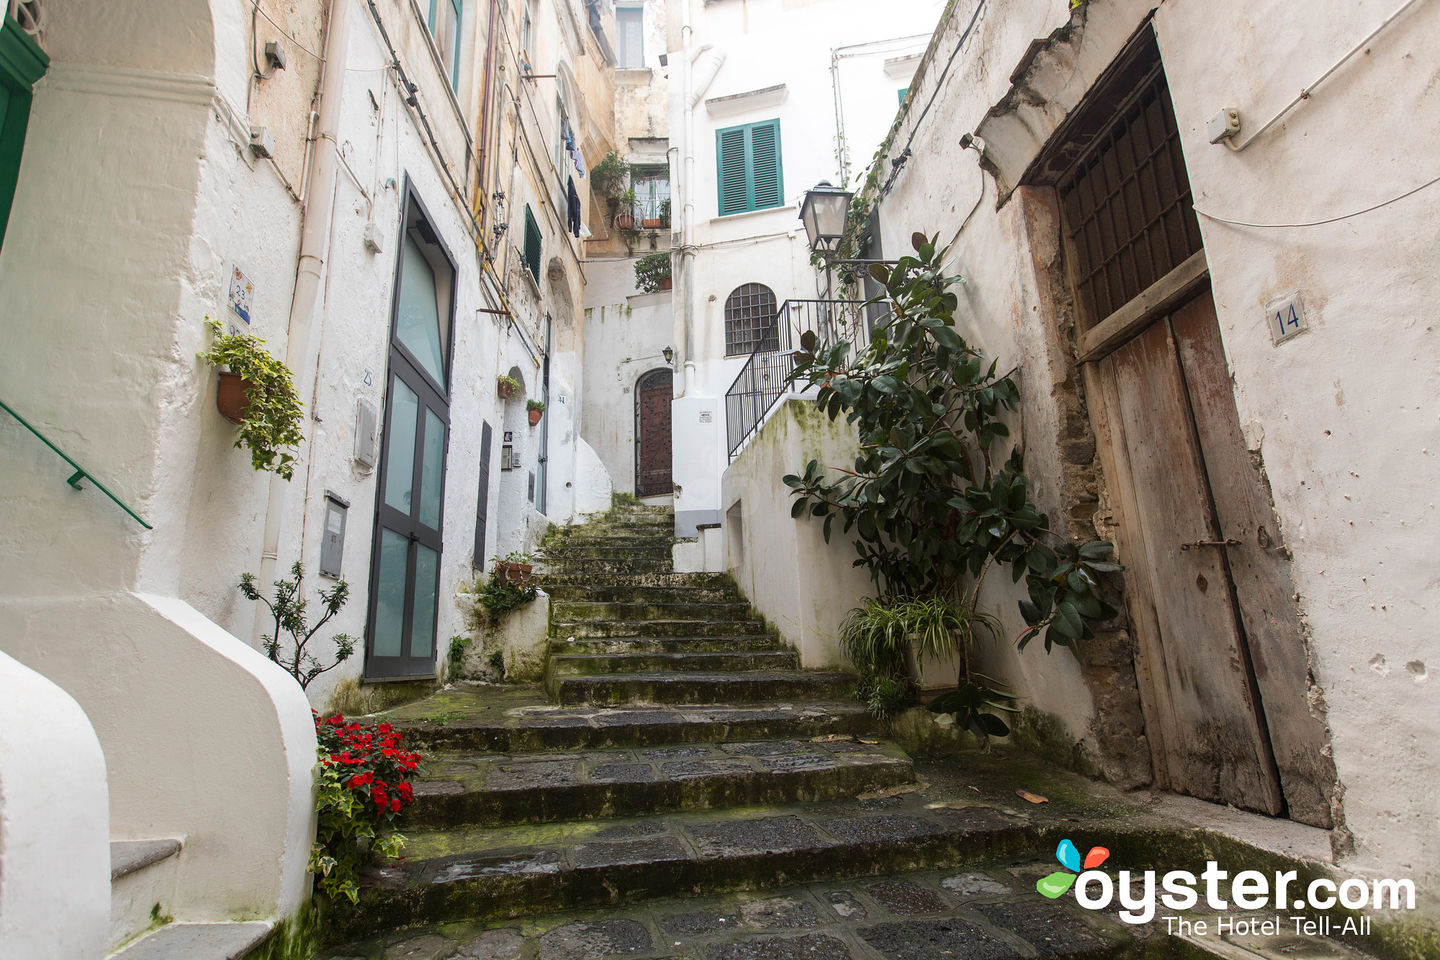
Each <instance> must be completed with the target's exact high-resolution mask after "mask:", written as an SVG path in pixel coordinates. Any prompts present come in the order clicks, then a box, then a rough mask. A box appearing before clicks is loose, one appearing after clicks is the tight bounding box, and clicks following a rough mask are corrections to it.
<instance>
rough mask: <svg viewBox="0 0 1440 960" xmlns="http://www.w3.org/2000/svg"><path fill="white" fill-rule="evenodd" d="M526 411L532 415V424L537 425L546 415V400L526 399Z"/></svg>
mask: <svg viewBox="0 0 1440 960" xmlns="http://www.w3.org/2000/svg"><path fill="white" fill-rule="evenodd" d="M525 412H526V413H527V414H528V415H529V417H530V426H532V427H533V426H535V425H536V424H537V423H539V422H540V418H541V417H543V416H544V415H545V401H543V400H526V401H525Z"/></svg>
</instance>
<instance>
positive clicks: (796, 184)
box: [667, 0, 944, 533]
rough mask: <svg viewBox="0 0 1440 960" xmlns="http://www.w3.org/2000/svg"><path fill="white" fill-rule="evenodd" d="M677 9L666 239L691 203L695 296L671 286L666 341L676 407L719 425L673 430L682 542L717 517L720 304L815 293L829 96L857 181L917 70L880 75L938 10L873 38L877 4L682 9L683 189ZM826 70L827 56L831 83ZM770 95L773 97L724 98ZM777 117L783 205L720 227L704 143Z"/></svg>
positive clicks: (928, 27)
mask: <svg viewBox="0 0 1440 960" xmlns="http://www.w3.org/2000/svg"><path fill="white" fill-rule="evenodd" d="M683 2H684V0H674V2H672V4H671V8H670V10H669V11H668V14H667V24H668V28H669V33H668V36H669V43H670V47H671V50H670V55H669V56H670V63H671V76H670V91H671V96H670V129H671V142H672V144H677V145H680V156H679V157H677V161H676V169H677V171H678V175H677V180H678V182H677V184H676V188H675V190H674V191H673V192H674V194H675V196H676V199H675V202H674V209H675V216H676V218H677V219H676V223H677V227H678V225H679V222H680V221H679V218H680V217H681V211H682V206H683V198H684V197H689V198H692V199H693V201H694V203H695V205H696V211H695V224H696V227H695V236H694V238H693V243H694V244H695V245H696V247H697V252H696V254H695V258H694V269H693V277H694V280H693V285H694V290H693V293H692V294H690V295H689V296H688V298H687V296H686V294H685V291H684V290H683V289H682V286H681V284H683V282H684V280H683V277H684V273H683V272H682V279H679V280H677V290H676V304H677V309H676V319H675V327H676V329H675V340H676V347H677V349H678V350H679V351H680V355H681V358H682V360H683V363H684V364H685V366H686V368H687V372H688V376H687V380H686V386H684V387H683V390H684V395H685V396H686V398H693V399H696V401H697V402H700V400H701V398H703V399H704V401H705V403H704V405H705V406H706V408H707V409H709V408H711V407H712V406H713V409H715V410H716V411H717V419H718V420H719V421H721V422H720V423H719V424H718V429H714V430H711V431H708V433H706V432H695V431H692V430H689V429H687V430H686V431H685V432H684V434H683V435H682V433H681V432H680V431H679V429H678V427H677V433H676V445H677V446H676V451H677V458H676V464H677V467H676V482H677V483H678V484H680V486H681V488H682V494H681V495H680V497H679V498H678V499H677V501H676V524H677V529H678V530H680V532H682V533H685V532H687V531H691V530H693V529H694V526H695V525H696V524H698V523H715V522H720V520H721V514H722V512H723V510H724V509H725V508H726V507H727V506H728V505H727V504H723V503H721V502H720V500H719V499H718V494H719V492H720V488H719V485H718V483H715V482H713V479H712V478H711V477H708V476H705V475H704V474H703V473H702V471H708V470H712V469H713V467H712V466H710V465H711V464H716V463H718V465H719V466H720V467H721V469H723V467H724V464H725V463H726V462H727V459H728V450H729V446H728V443H727V440H726V430H725V424H724V422H723V420H724V415H725V409H724V396H725V392H726V390H728V389H729V387H730V385H731V383H732V382H733V381H734V379H735V376H736V375H737V374H738V373H739V372H740V369H741V368H742V366H743V365H744V360H745V358H743V357H734V358H727V357H726V356H725V322H724V310H725V300H726V298H727V297H729V295H730V293H731V292H732V291H733V290H734V289H735V288H736V287H738V286H740V285H741V284H744V283H763V284H765V285H766V286H768V287H770V289H772V290H773V291H774V292H775V296H776V301H777V303H783V302H784V301H785V300H786V299H789V298H794V297H799V298H813V297H815V296H817V290H818V289H819V286H818V285H819V283H820V281H819V280H818V279H817V275H816V271H815V269H814V268H813V267H812V266H811V264H810V252H809V250H808V249H807V248H806V240H805V234H804V231H803V229H802V228H801V225H800V222H799V219H798V217H799V210H800V204H801V202H802V200H803V198H804V194H805V191H806V190H808V189H810V188H811V187H813V186H814V185H815V184H817V183H818V182H820V181H822V180H827V181H829V182H831V183H838V182H839V181H840V179H841V176H840V167H839V158H838V154H837V149H838V147H837V134H838V128H837V112H836V103H835V87H836V84H837V83H838V85H839V88H840V91H841V103H842V108H841V116H840V118H839V119H840V122H841V123H842V124H843V127H844V132H845V141H844V142H845V144H846V146H847V149H848V151H849V155H850V157H851V159H852V161H855V162H854V163H852V171H858V169H859V167H860V166H861V165H863V163H864V162H865V161H868V159H869V158H870V156H871V155H872V154H873V152H874V150H875V147H876V146H877V145H878V143H879V142H880V140H881V138H882V137H883V135H884V133H885V131H886V130H887V129H889V126H890V124H891V122H892V121H893V120H894V117H895V114H896V111H897V108H898V100H897V97H896V91H897V90H898V89H899V88H900V87H903V86H905V84H906V83H907V82H908V73H907V71H909V70H913V67H914V65H915V63H914V61H906V62H901V63H896V64H891V65H890V70H889V72H888V73H887V71H886V69H885V66H886V61H887V60H892V59H901V60H903V58H904V57H905V56H906V55H914V54H918V53H920V52H922V51H923V50H924V49H925V45H926V38H927V37H928V34H929V33H930V32H931V31H932V30H933V29H934V26H935V23H936V21H937V20H938V19H939V17H940V14H941V12H942V10H943V8H944V4H943V2H937V0H900V2H895V3H891V4H888V5H887V7H886V14H885V19H884V25H883V29H882V30H881V31H879V32H878V33H877V31H876V28H875V19H874V12H875V8H874V5H873V3H869V2H866V0H838V2H830V3H825V4H814V3H802V4H796V3H782V2H780V0H760V2H750V3H715V4H704V5H703V6H702V5H700V4H691V5H690V6H691V17H692V20H691V22H692V26H693V28H694V42H693V49H694V51H695V53H696V64H695V68H694V72H695V80H694V90H695V96H696V97H697V103H696V106H695V112H694V137H693V144H692V146H691V147H690V148H688V149H690V150H693V154H694V164H693V169H694V178H693V180H694V182H693V183H689V182H686V181H685V179H684V171H685V169H686V164H685V160H684V152H685V151H686V150H687V148H686V147H685V146H684V140H683V138H682V134H681V131H683V130H684V104H683V100H684V84H683V83H682V82H681V74H680V73H678V72H677V71H679V70H681V69H682V66H683V63H684V57H685V54H684V53H683V52H682V51H681V50H680V43H681V38H680V33H679V24H680V22H681V17H680V16H679V5H680V4H681V3H683ZM874 41H886V42H885V43H880V44H876V43H874ZM891 41H894V42H891ZM857 44H858V45H865V46H861V47H856V46H855V45H857ZM832 57H838V60H837V61H836V62H837V63H838V68H837V71H836V73H835V75H833V76H832V70H831V67H832ZM717 62H719V67H718V70H716V69H715V64H716V63H717ZM901 78H904V79H903V80H902V79H901ZM776 85H783V88H784V89H783V90H782V91H781V92H779V93H769V94H765V95H763V96H759V97H752V98H744V97H739V98H738V99H734V98H737V96H738V95H742V94H746V93H750V92H753V91H757V90H761V89H763V88H767V87H772V86H776ZM777 117H778V118H779V120H780V138H781V161H782V168H783V170H782V181H783V191H784V192H783V195H784V201H785V202H784V204H783V205H782V206H780V207H773V208H769V209H766V210H760V211H755V212H749V213H741V214H733V215H730V216H726V217H721V216H719V206H718V199H717V191H716V182H717V167H716V162H717V161H716V155H715V132H716V131H717V130H720V129H723V128H725V127H732V126H737V125H740V124H745V123H752V122H757V121H762V120H770V119H774V118H777ZM687 303H688V304H689V305H690V306H689V307H687V306H686V304H687ZM687 310H688V311H689V315H688V316H687ZM691 426H694V424H692V425H691ZM702 443H703V444H706V445H707V447H709V446H713V450H710V449H707V450H706V451H705V455H704V456H703V457H702V456H699V453H700V451H699V450H698V449H694V448H696V446H697V445H698V444H702ZM682 444H685V445H687V446H689V447H691V448H692V449H694V454H695V455H692V456H687V457H685V458H683V460H682V458H681V457H680V456H679V452H680V449H681V445H682ZM702 464H704V466H702Z"/></svg>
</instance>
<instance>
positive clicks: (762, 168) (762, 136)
mask: <svg viewBox="0 0 1440 960" xmlns="http://www.w3.org/2000/svg"><path fill="white" fill-rule="evenodd" d="M750 170H751V183H752V185H753V188H752V194H753V196H754V201H753V202H752V203H751V205H750V209H752V210H760V209H763V208H765V207H778V206H780V204H781V203H782V202H783V200H782V195H783V194H784V190H783V189H782V186H781V183H780V121H779V120H770V121H767V122H766V123H757V124H754V125H753V126H751V128H750Z"/></svg>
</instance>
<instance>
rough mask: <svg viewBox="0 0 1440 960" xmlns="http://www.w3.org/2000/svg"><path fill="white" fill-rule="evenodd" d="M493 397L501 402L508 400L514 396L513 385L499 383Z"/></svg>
mask: <svg viewBox="0 0 1440 960" xmlns="http://www.w3.org/2000/svg"><path fill="white" fill-rule="evenodd" d="M495 395H496V396H497V397H499V398H500V399H501V400H509V399H510V398H511V397H513V396H515V385H514V384H513V383H501V384H497V385H496V387H495Z"/></svg>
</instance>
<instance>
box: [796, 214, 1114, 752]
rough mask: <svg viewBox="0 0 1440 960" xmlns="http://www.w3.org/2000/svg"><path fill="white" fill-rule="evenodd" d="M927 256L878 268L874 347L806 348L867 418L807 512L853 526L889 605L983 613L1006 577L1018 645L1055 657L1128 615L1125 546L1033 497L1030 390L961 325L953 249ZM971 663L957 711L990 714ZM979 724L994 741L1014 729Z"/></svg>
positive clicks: (840, 398)
mask: <svg viewBox="0 0 1440 960" xmlns="http://www.w3.org/2000/svg"><path fill="white" fill-rule="evenodd" d="M912 246H913V247H914V253H913V255H909V256H905V257H902V258H901V259H900V260H899V261H898V262H897V263H896V264H895V265H894V266H893V267H890V268H888V269H887V268H886V267H885V266H882V265H879V264H876V265H872V266H871V268H870V272H871V276H872V277H873V278H874V279H875V280H876V281H878V282H879V283H881V284H883V285H884V288H885V292H884V294H882V295H881V296H879V297H877V298H876V299H875V300H872V301H871V303H872V304H875V303H879V304H881V305H882V306H883V307H884V308H885V309H886V316H884V318H883V319H881V320H879V321H877V322H876V323H875V325H874V328H873V330H872V332H871V335H870V341H869V343H868V344H867V345H865V346H862V347H859V348H858V349H857V348H856V345H855V344H854V343H852V342H851V341H848V340H844V339H841V340H836V341H834V342H828V343H821V342H820V340H819V338H818V337H817V335H816V334H815V333H813V332H807V333H805V334H804V335H803V336H802V337H801V339H800V345H801V350H800V352H799V353H798V354H797V356H796V358H795V360H796V365H795V369H794V371H793V372H792V373H791V375H790V376H791V380H792V381H794V382H799V383H802V384H804V385H805V386H807V387H810V388H813V389H815V391H816V392H815V403H816V405H817V406H818V407H819V408H820V409H821V410H823V411H825V413H826V414H827V415H828V416H829V418H830V419H831V420H835V419H836V418H838V417H839V416H841V415H842V414H843V415H844V416H845V419H846V420H847V421H848V422H849V423H852V424H854V426H855V428H856V431H857V433H858V435H859V440H860V449H859V452H858V454H857V455H856V457H855V462H854V464H853V466H852V465H845V466H840V465H823V466H822V465H821V464H820V463H819V462H818V461H815V460H811V461H810V462H809V463H808V464H806V465H805V468H804V469H803V471H802V472H800V473H798V474H791V475H788V476H786V477H785V478H784V482H785V483H786V484H787V485H788V486H789V487H790V488H791V490H792V494H793V495H794V498H795V502H794V505H793V506H792V509H791V515H792V516H794V517H801V516H807V515H808V516H809V517H812V518H815V519H817V520H819V521H820V522H822V523H823V525H824V527H823V532H824V536H825V539H826V541H827V542H828V541H829V539H830V537H831V535H832V533H833V532H834V528H835V524H836V522H837V521H838V522H839V524H840V526H841V529H842V530H843V531H844V532H845V533H847V534H853V536H854V542H855V547H856V550H857V552H858V554H859V556H858V559H857V560H856V561H855V564H856V566H863V567H866V568H867V569H868V570H869V571H870V574H871V576H872V577H873V578H874V580H875V583H876V586H877V588H878V590H879V591H880V594H881V598H882V600H888V601H904V600H911V599H916V598H928V597H945V598H948V597H954V596H957V595H960V594H961V592H962V591H963V597H962V599H960V600H959V601H958V602H957V604H956V606H957V608H958V609H959V610H960V611H961V612H962V614H964V615H965V616H967V617H974V615H975V614H974V611H975V609H976V602H977V601H978V599H979V593H980V588H981V585H982V584H983V583H984V581H985V578H986V576H987V575H988V574H989V573H990V572H991V571H992V570H993V569H994V568H995V567H997V566H999V567H1006V568H1008V569H1009V572H1010V575H1011V577H1012V579H1013V580H1014V581H1015V582H1019V581H1021V580H1024V581H1025V586H1026V591H1027V594H1028V597H1027V599H1025V600H1023V601H1021V602H1020V614H1021V616H1022V617H1023V618H1024V620H1025V623H1026V627H1025V629H1024V630H1023V631H1022V632H1021V633H1020V635H1019V636H1018V637H1017V638H1016V640H1017V642H1018V644H1019V646H1020V648H1021V649H1022V650H1023V649H1024V648H1025V646H1026V644H1028V643H1029V642H1030V641H1031V640H1032V639H1034V638H1036V637H1042V638H1043V642H1044V644H1045V649H1046V650H1047V651H1049V650H1051V649H1052V648H1053V647H1054V646H1055V645H1059V646H1069V645H1071V644H1073V643H1075V642H1076V641H1079V640H1082V639H1086V638H1089V637H1091V636H1093V624H1094V623H1096V622H1099V621H1104V620H1108V619H1110V618H1113V617H1115V616H1116V615H1117V611H1116V610H1115V609H1114V608H1113V607H1112V606H1111V605H1110V604H1109V603H1107V602H1106V601H1105V599H1104V597H1103V596H1102V591H1101V587H1100V575H1101V574H1104V573H1107V572H1110V571H1114V570H1119V569H1120V567H1119V565H1118V564H1116V563H1114V562H1112V561H1111V560H1110V553H1111V546H1110V544H1109V543H1106V542H1105V541H1103V540H1091V541H1088V542H1072V541H1070V540H1068V539H1066V538H1063V537H1060V536H1058V535H1057V534H1056V533H1055V532H1054V531H1053V530H1051V528H1050V520H1049V517H1048V516H1046V514H1045V513H1044V512H1043V511H1041V510H1040V509H1039V508H1038V507H1037V506H1036V505H1035V503H1034V501H1032V500H1031V499H1030V494H1029V484H1028V482H1027V480H1026V477H1025V473H1024V465H1023V461H1022V458H1021V451H1020V450H1019V449H1018V448H1016V447H1014V446H1011V447H1010V449H1008V451H1007V450H1006V449H1005V446H1006V443H1007V441H1008V438H1009V436H1010V431H1009V428H1008V427H1007V426H1006V425H1005V422H1004V420H1003V416H1004V414H1005V413H1006V411H1009V410H1012V409H1014V408H1015V407H1016V406H1017V405H1018V403H1019V401H1020V391H1019V388H1018V387H1017V385H1016V383H1015V381H1014V380H1013V379H1012V378H1011V376H1010V375H1009V374H997V372H996V371H997V364H996V362H995V361H994V360H987V358H986V357H985V356H984V355H983V354H982V353H981V352H980V351H979V350H977V349H976V348H975V347H973V346H971V345H970V344H969V343H968V342H967V341H966V340H965V338H964V337H962V336H961V334H960V333H959V331H958V330H957V329H956V312H957V310H958V309H959V299H958V297H957V296H956V294H955V292H954V289H953V288H954V286H955V285H956V284H958V283H961V282H963V278H961V277H958V276H947V275H946V271H945V269H944V266H943V263H944V259H945V251H944V250H941V249H937V248H936V245H935V241H934V240H933V239H931V238H928V237H926V236H924V235H923V234H920V233H916V234H915V235H914V236H913V237H912ZM968 646H969V645H968V644H966V645H962V649H964V648H968ZM961 659H962V665H961V677H960V678H959V680H960V688H961V689H960V690H957V691H956V693H957V694H959V695H961V696H960V698H959V700H957V701H956V702H957V703H961V701H963V704H961V706H964V705H969V706H970V707H973V708H974V709H973V710H971V713H972V714H974V715H975V716H979V715H986V714H987V713H988V711H987V710H986V709H985V707H986V704H987V702H988V700H987V696H986V691H989V692H991V693H993V692H995V691H993V689H992V688H990V687H987V686H985V684H984V683H983V682H981V683H979V685H978V688H976V689H969V690H967V687H976V685H977V681H976V678H975V675H974V674H973V672H972V671H971V670H970V667H969V663H968V657H965V656H962V658H961ZM982 681H983V678H982ZM951 699H954V698H951ZM942 701H943V702H942ZM937 702H942V706H944V705H946V704H948V701H947V700H944V698H937ZM967 709H968V708H967ZM945 712H956V713H957V717H958V718H959V719H961V720H962V722H963V721H966V720H968V719H970V718H969V717H960V716H959V711H957V710H948V709H947V710H945ZM996 719H997V720H998V718H996ZM967 725H968V726H971V728H972V729H974V728H975V727H976V726H979V727H982V728H984V729H985V730H987V731H988V732H989V733H999V729H1000V726H1003V724H1000V723H990V722H987V721H978V720H977V721H975V723H967ZM977 732H979V731H977ZM982 735H983V734H982Z"/></svg>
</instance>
